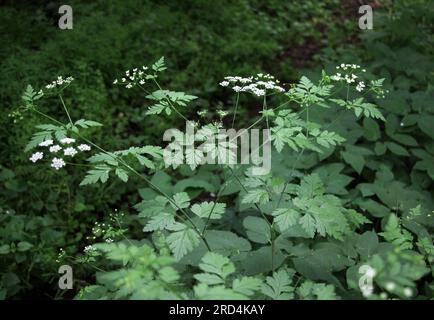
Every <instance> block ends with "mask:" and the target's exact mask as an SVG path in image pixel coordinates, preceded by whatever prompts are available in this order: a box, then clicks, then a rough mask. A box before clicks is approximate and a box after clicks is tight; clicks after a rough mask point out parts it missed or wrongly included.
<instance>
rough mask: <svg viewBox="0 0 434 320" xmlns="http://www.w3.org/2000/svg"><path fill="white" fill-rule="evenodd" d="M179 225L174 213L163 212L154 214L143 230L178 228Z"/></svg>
mask: <svg viewBox="0 0 434 320" xmlns="http://www.w3.org/2000/svg"><path fill="white" fill-rule="evenodd" d="M177 227H179V224H178V223H177V222H176V221H175V217H174V216H173V214H170V213H165V212H162V213H160V214H158V215H155V216H153V217H152V218H151V219H150V220H149V222H148V223H147V224H146V226H145V227H144V228H143V231H144V232H150V231H155V230H176V228H177Z"/></svg>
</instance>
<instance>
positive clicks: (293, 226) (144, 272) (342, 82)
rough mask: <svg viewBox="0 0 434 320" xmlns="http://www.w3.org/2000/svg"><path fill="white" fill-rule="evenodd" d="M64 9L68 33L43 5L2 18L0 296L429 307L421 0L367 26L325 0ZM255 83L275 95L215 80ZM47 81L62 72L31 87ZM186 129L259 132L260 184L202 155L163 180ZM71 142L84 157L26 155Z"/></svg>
mask: <svg viewBox="0 0 434 320" xmlns="http://www.w3.org/2000/svg"><path fill="white" fill-rule="evenodd" d="M120 3H121V4H120ZM72 6H73V8H74V29H73V30H67V31H60V30H59V29H58V28H57V27H56V26H55V21H56V18H57V11H56V10H57V8H56V7H50V6H46V5H44V4H42V2H41V4H38V3H37V2H35V3H34V4H32V5H31V6H25V7H21V6H19V5H14V4H9V5H6V6H4V7H2V8H0V17H1V22H0V26H1V28H2V29H7V32H1V33H0V37H1V40H2V42H3V43H9V44H10V45H9V46H3V47H2V48H1V49H0V57H1V58H2V59H1V66H2V77H1V78H0V84H1V87H0V99H1V101H2V102H3V105H4V106H5V109H6V111H5V112H3V113H2V115H1V116H0V123H1V126H0V135H1V137H2V139H1V142H0V144H1V151H0V154H1V164H0V186H1V188H0V221H1V224H0V240H1V241H0V256H1V261H0V277H1V279H0V298H12V299H13V298H26V297H35V296H37V297H47V298H62V297H67V298H72V297H75V298H77V299H107V298H109V299H124V298H132V299H192V298H193V299H258V298H260V299H264V298H265V299H359V298H370V299H386V298H402V299H404V298H415V297H417V298H420V299H427V298H428V299H429V298H432V297H433V291H434V283H433V278H432V276H433V272H434V269H433V268H432V263H433V256H434V246H433V238H432V237H433V232H432V231H433V227H434V219H433V217H432V215H433V213H432V212H433V210H434V203H433V196H434V195H433V189H434V188H433V185H434V183H433V182H434V140H433V139H434V126H433V123H434V108H433V106H432V102H433V101H434V99H433V98H434V92H433V71H432V70H434V59H433V57H434V52H433V51H434V49H433V48H434V47H433V45H434V39H433V34H434V32H433V31H434V30H433V29H434V26H433V25H432V21H434V4H433V3H432V2H431V1H428V0H427V1H423V0H420V1H395V3H394V5H393V6H392V5H390V4H389V3H388V2H387V1H385V3H384V6H381V7H380V8H378V9H375V20H374V30H370V31H362V30H360V29H358V28H357V8H358V7H357V6H355V7H352V8H349V9H348V8H347V7H345V6H343V5H342V4H341V2H340V1H334V0H329V1H323V2H321V3H319V2H318V1H303V2H300V4H294V3H288V4H284V3H282V2H281V1H267V5H264V4H263V2H262V1H237V2H233V1H225V3H224V4H222V3H221V2H209V1H204V2H198V1H183V2H179V3H176V4H175V2H173V3H170V2H169V4H165V5H161V4H157V2H154V1H146V2H145V3H143V2H142V1H134V0H127V1H115V0H111V1H94V2H91V3H89V2H86V1H76V3H72ZM343 11H344V12H343ZM348 12H349V13H350V14H348ZM337 17H339V18H337ZM16 20H19V21H20V22H22V23H20V24H16V28H14V29H13V30H10V29H9V28H8V25H10V24H11V23H16V22H13V21H16ZM29 30H31V31H29ZM312 47H313V49H312ZM311 51H312V52H311ZM161 56H164V57H165V59H163V58H161V59H160V60H158V59H159V58H160V57H161ZM300 56H301V57H303V58H302V59H301V60H302V62H303V63H302V64H301V63H300ZM342 63H344V64H347V63H348V64H350V65H349V66H348V67H347V66H346V65H342ZM142 65H146V66H148V67H149V68H148V69H146V70H145V71H143V73H144V74H143V76H142V75H140V79H142V80H143V83H141V82H140V83H139V81H138V80H134V81H133V82H134V86H133V88H131V89H127V88H125V85H122V80H121V78H122V76H121V74H122V73H123V70H125V69H129V70H132V69H133V68H135V67H138V68H141V66H142ZM359 65H360V66H361V67H359ZM139 66H140V67H139ZM337 66H338V68H336V67H337ZM363 68H365V69H366V70H362V69H363ZM141 70H142V69H141ZM143 70H144V69H143ZM131 72H132V71H131ZM260 72H264V73H270V74H273V75H274V76H275V77H276V79H279V80H281V84H282V87H283V88H284V89H285V90H284V92H281V93H278V94H277V93H276V92H273V93H271V92H269V91H268V92H269V93H270V94H268V95H267V96H264V97H259V98H258V97H255V96H254V95H252V94H248V93H238V92H235V93H234V92H231V90H230V88H224V87H222V86H219V85H218V84H219V82H221V81H222V80H223V79H224V77H225V76H230V75H232V76H235V75H239V76H242V77H248V76H251V75H254V74H257V73H260ZM338 72H340V73H342V74H343V75H345V74H346V73H348V75H349V76H351V74H357V79H358V80H357V82H358V81H359V80H363V81H364V84H365V85H366V88H361V90H358V89H356V84H357V83H354V84H350V83H349V82H347V81H346V79H345V78H342V79H340V77H339V76H337V73H338ZM60 75H61V76H64V77H66V76H73V77H74V78H75V79H74V80H73V81H72V82H71V83H70V84H69V83H67V82H64V83H63V84H61V85H58V86H56V87H55V88H52V89H47V88H46V87H45V85H46V84H48V83H50V82H51V81H52V80H53V79H56V78H57V76H60ZM124 77H125V75H124ZM116 78H117V79H119V82H118V83H116V84H113V80H114V79H116ZM28 84H30V85H28ZM39 89H42V92H40V91H39ZM362 89H363V90H362ZM65 111H66V112H65ZM185 119H189V120H193V121H196V122H197V124H198V127H199V128H201V129H203V130H211V131H212V130H216V129H217V128H218V127H219V126H224V127H229V128H230V127H231V124H232V123H234V122H235V127H236V128H247V127H249V126H251V125H254V127H255V128H269V129H270V130H271V141H272V145H273V147H272V158H271V159H272V166H271V172H270V173H268V174H267V175H262V176H256V175H253V174H252V172H251V170H250V169H249V166H247V165H235V166H228V165H203V166H202V165H198V161H199V160H200V158H201V157H202V156H203V155H201V154H200V153H194V154H187V155H186V160H187V164H185V165H179V166H177V165H173V166H170V167H166V166H165V165H164V163H163V160H162V158H163V149H162V148H164V147H165V144H164V143H163V141H162V135H163V133H164V131H165V129H167V128H171V127H178V128H180V129H181V130H183V127H184V126H185V123H184V120H185ZM67 137H69V138H74V139H75V140H76V142H77V145H79V144H86V145H87V146H89V147H91V150H89V151H87V150H84V149H83V150H81V151H83V152H79V153H78V154H77V155H76V156H74V158H73V159H72V157H71V158H68V159H69V160H70V161H69V160H68V161H67V163H66V166H65V167H63V168H61V169H59V170H55V169H54V168H51V167H50V164H49V163H48V162H47V161H46V159H45V158H44V159H43V160H42V161H41V160H39V161H37V162H35V163H33V162H30V161H29V157H30V156H31V154H32V152H36V151H42V150H43V149H44V148H46V147H43V146H39V144H40V143H41V142H42V143H43V142H44V141H46V140H48V139H52V140H55V141H57V142H56V143H59V141H61V140H62V139H65V138H67ZM29 141H30V142H29ZM64 141H65V140H64ZM59 144H60V143H59ZM64 144H67V142H65V143H64ZM71 146H74V147H77V146H76V145H74V144H71ZM226 151H227V150H224V152H226ZM217 154H218V155H219V156H220V155H221V154H219V151H218V150H217ZM44 157H45V156H44ZM65 161H66V159H65ZM63 264H68V265H71V266H72V267H73V270H74V289H73V290H69V291H68V290H61V289H58V285H57V281H58V279H59V274H58V268H59V266H60V265H63ZM364 265H368V266H369V268H371V269H372V270H375V274H374V275H373V276H372V277H371V278H372V280H373V285H374V287H373V289H374V290H373V294H364V295H363V294H362V293H363V292H362V291H363V290H362V291H361V288H360V287H359V279H360V277H361V276H362V274H361V273H359V270H360V267H362V266H364Z"/></svg>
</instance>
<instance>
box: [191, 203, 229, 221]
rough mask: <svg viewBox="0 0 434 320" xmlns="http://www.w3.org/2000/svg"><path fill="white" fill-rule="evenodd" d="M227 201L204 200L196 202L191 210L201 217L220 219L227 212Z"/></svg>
mask: <svg viewBox="0 0 434 320" xmlns="http://www.w3.org/2000/svg"><path fill="white" fill-rule="evenodd" d="M225 209H226V204H225V203H218V202H217V203H215V202H214V201H211V202H207V201H205V202H202V203H200V204H194V205H193V206H192V207H191V211H192V212H193V213H194V214H196V215H197V216H198V217H200V218H206V219H207V218H208V217H209V218H210V219H220V218H221V217H222V215H223V214H224V213H225Z"/></svg>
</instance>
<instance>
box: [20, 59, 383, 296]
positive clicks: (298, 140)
mask: <svg viewBox="0 0 434 320" xmlns="http://www.w3.org/2000/svg"><path fill="white" fill-rule="evenodd" d="M165 69H166V67H165V62H164V58H163V57H162V58H160V59H159V60H158V61H157V62H155V63H154V64H152V65H151V66H150V67H141V68H135V69H132V70H129V71H127V72H125V75H123V77H122V78H121V79H120V80H115V84H119V85H121V86H124V87H126V88H132V87H139V88H141V89H143V88H142V87H144V86H147V87H146V90H145V89H143V90H144V91H146V92H147V93H146V98H147V99H148V100H149V101H151V104H150V106H149V107H148V109H147V110H146V111H145V114H146V115H148V116H156V115H161V116H162V117H163V116H164V117H169V116H176V117H179V118H182V119H184V120H186V121H190V122H192V123H193V122H194V127H195V128H197V131H198V132H199V136H200V135H202V136H203V137H205V136H207V134H206V132H207V131H209V130H211V131H213V132H214V131H215V132H217V133H219V132H220V131H219V130H220V129H221V128H222V127H223V124H222V122H223V120H226V119H224V118H225V117H227V115H228V114H229V113H231V114H233V118H232V128H234V127H235V123H236V121H235V120H236V114H237V112H236V111H237V108H238V99H236V103H235V106H234V111H233V112H232V110H220V109H219V110H218V111H217V112H216V114H217V115H218V117H219V119H218V121H214V122H212V121H210V123H208V124H202V123H200V124H199V123H198V122H195V121H194V119H192V120H189V119H188V118H187V117H186V114H185V113H183V109H186V108H187V107H189V108H190V110H191V111H192V112H191V113H190V114H196V113H197V110H193V107H192V106H191V105H190V103H191V102H192V101H194V100H195V99H197V97H196V96H193V95H190V94H187V93H184V92H178V91H171V90H168V89H163V88H162V87H161V86H160V84H159V82H158V77H159V73H160V72H162V71H164V70H165ZM356 70H357V72H359V71H361V72H362V73H363V70H362V69H361V68H360V67H359V66H358V65H355V66H353V65H351V66H348V65H344V66H339V69H338V72H337V73H336V74H335V75H332V76H329V75H327V74H326V73H325V72H323V73H322V77H321V78H320V80H318V81H315V82H314V81H312V80H310V79H309V78H307V77H305V76H303V77H301V79H300V80H299V81H298V82H297V83H295V84H292V85H291V86H288V88H287V89H286V88H285V87H286V86H283V85H282V84H281V83H280V81H278V80H277V79H275V78H274V77H273V76H271V75H269V74H265V73H263V74H262V73H259V74H257V75H255V76H251V77H239V76H228V77H225V78H224V80H223V81H222V82H220V86H222V87H228V88H230V89H231V90H233V91H234V92H235V96H236V97H238V96H239V95H240V94H241V93H248V94H253V95H254V96H255V97H262V98H263V103H262V110H261V112H260V113H259V114H258V117H259V120H256V121H255V122H254V123H253V124H252V126H251V127H254V126H256V125H257V124H259V123H260V124H261V125H262V126H263V127H265V128H267V130H268V131H269V132H270V136H269V140H270V141H271V142H272V144H273V146H274V149H275V151H276V152H277V153H280V154H281V155H282V156H284V154H285V153H284V151H283V150H284V149H285V152H286V151H292V152H294V153H298V154H301V153H302V152H312V153H313V154H314V156H317V155H321V154H323V153H324V152H326V151H328V150H329V149H331V148H335V147H336V146H339V145H340V144H342V143H343V142H344V141H345V139H344V137H342V136H340V135H339V134H338V133H336V132H332V131H330V129H328V127H327V126H325V125H323V124H322V123H319V122H316V121H315V120H313V119H314V118H309V112H310V110H314V108H319V107H324V108H325V107H327V108H331V106H333V105H335V106H334V107H335V108H337V109H340V110H339V111H341V112H342V113H344V112H346V111H348V112H354V114H355V115H356V116H357V117H360V118H372V119H378V120H384V117H383V116H382V113H381V111H380V110H379V109H378V107H377V106H376V105H375V104H373V103H372V102H370V101H369V100H368V98H369V97H365V94H366V93H367V92H373V93H381V92H382V91H381V90H382V82H383V81H381V80H377V81H376V82H374V83H373V82H372V81H371V82H370V83H369V84H366V83H367V82H366V79H364V78H363V79H362V76H360V74H358V73H356V72H355V71H356ZM338 73H340V74H338ZM341 84H344V85H346V86H347V87H349V86H354V90H353V92H349V93H347V94H342V92H339V91H337V92H335V90H332V89H334V88H336V87H337V86H339V85H341ZM148 86H149V87H150V88H148ZM151 86H152V87H153V88H154V89H152V88H151ZM357 86H358V89H357ZM365 87H368V88H369V89H365ZM152 90H154V91H152ZM149 92H150V93H149ZM361 93H363V95H362V94H361ZM334 94H336V95H337V96H334ZM274 95H276V96H277V98H278V99H277V100H279V99H281V100H284V102H283V103H282V104H280V105H277V106H274V102H275V101H273V100H272V99H270V100H271V101H267V98H268V97H269V96H273V97H272V98H274ZM41 97H42V96H39V95H38V94H37V93H36V92H35V91H34V90H33V89H32V88H31V87H30V88H28V89H27V90H26V93H25V95H24V96H23V100H24V101H25V103H26V106H27V107H28V109H29V110H32V111H35V113H36V114H37V115H38V116H42V117H43V118H44V119H46V120H47V121H49V123H44V124H40V125H38V126H37V129H38V130H39V131H38V132H37V133H35V134H34V135H33V137H32V139H31V141H30V142H29V144H28V146H27V148H26V149H27V151H30V150H33V149H37V150H35V151H36V152H34V153H33V155H32V156H31V157H30V161H33V162H37V161H39V160H41V159H42V158H44V159H47V160H48V161H50V163H51V167H52V168H53V169H55V170H60V169H62V168H64V167H65V166H66V165H68V164H69V162H68V164H67V162H66V161H65V159H68V161H69V160H71V161H72V160H75V161H77V160H79V159H80V158H79V155H80V154H84V153H86V156H87V155H89V157H88V158H87V165H86V166H88V167H89V168H88V170H87V172H86V174H85V175H84V178H83V180H82V181H81V183H80V186H88V185H95V184H99V183H102V184H104V183H106V182H107V181H109V179H113V178H116V179H119V180H120V181H121V182H124V183H127V182H131V180H130V178H132V177H135V178H136V179H137V180H138V179H140V180H139V181H142V182H143V183H146V184H147V185H148V186H149V189H152V192H155V193H156V194H157V196H156V197H155V199H151V200H149V199H146V200H143V201H142V202H140V203H139V204H137V205H136V206H135V209H137V211H138V212H139V214H138V217H139V218H140V221H143V225H144V227H143V231H144V232H145V233H152V234H153V235H155V238H157V237H160V238H162V239H163V242H164V244H163V245H162V246H161V248H163V247H164V250H167V251H170V252H171V254H172V256H173V259H174V260H175V261H179V260H181V259H182V258H183V257H185V256H186V255H187V254H189V253H192V252H193V251H194V250H196V249H198V248H199V249H200V250H202V249H208V250H210V251H212V246H210V244H209V241H210V238H212V237H214V238H224V237H225V236H226V235H217V234H214V235H212V237H210V236H208V235H207V234H206V232H207V231H208V229H207V228H209V226H210V225H213V223H214V226H216V225H219V224H220V223H221V222H222V220H221V219H222V218H224V215H225V214H226V213H227V212H228V211H227V209H226V203H224V202H222V200H220V198H219V197H220V195H221V194H222V193H223V191H224V190H215V188H214V186H213V185H211V184H209V186H208V185H207V188H209V191H210V192H211V191H212V193H213V195H214V196H213V197H212V198H213V200H212V201H211V200H210V199H208V200H207V201H203V200H200V199H201V198H200V197H196V196H195V198H193V197H192V196H191V194H189V193H187V192H184V190H185V189H186V187H185V188H184V187H183V189H180V191H179V192H177V191H173V193H170V194H168V193H167V191H165V190H168V189H170V188H165V189H164V190H162V189H161V188H160V187H159V186H158V185H156V184H155V183H154V180H153V179H152V180H151V179H150V178H148V177H149V176H154V175H153V174H154V173H155V172H157V171H158V170H162V169H164V166H167V167H168V166H171V167H173V168H176V167H177V166H178V165H179V163H178V162H177V161H175V160H176V159H175V160H174V163H173V165H167V163H166V162H164V161H163V150H162V148H161V147H159V146H153V145H144V146H132V147H129V148H127V149H124V150H116V151H107V150H105V149H104V147H103V146H100V145H98V144H97V143H96V142H95V141H92V140H91V139H90V138H86V137H87V136H88V135H83V134H82V130H86V129H88V128H91V127H98V126H100V125H101V124H99V123H98V122H95V121H91V120H84V119H80V120H78V121H75V122H74V121H73V120H72V119H71V117H70V115H69V113H68V110H67V106H66V105H65V104H64V103H63V100H62V104H63V106H64V109H65V113H66V116H67V117H68V123H63V122H60V121H58V120H55V119H54V120H53V118H52V117H51V116H48V115H46V114H44V113H43V112H42V111H40V110H38V109H37V107H36V103H37V100H39V99H40V98H41ZM332 97H334V98H332ZM60 98H61V97H60ZM371 101H372V100H371ZM219 108H220V106H219ZM198 115H199V117H201V118H203V119H201V121H204V120H205V118H206V115H207V113H206V111H204V110H202V111H199V113H198ZM65 118H66V117H65ZM214 120H215V119H214ZM181 134H182V133H181ZM183 138H184V140H183V143H184V144H185V145H189V144H190V142H191V141H188V137H185V136H184V137H183ZM50 140H51V141H50ZM199 140H200V137H199ZM200 142H206V141H205V138H203V140H200ZM91 146H92V148H91ZM232 146H236V145H235V144H234V143H233V142H232V141H229V142H228V141H226V140H225V141H224V142H222V143H221V144H219V145H217V146H215V145H209V146H208V145H207V146H205V148H204V150H201V151H200V152H201V153H199V152H198V153H194V154H191V153H190V154H187V155H186V156H185V158H186V159H182V160H185V162H181V163H183V164H187V165H189V166H190V169H191V170H196V168H197V167H199V165H198V163H197V161H196V158H198V157H204V156H205V153H206V154H210V155H211V156H215V157H219V156H222V153H223V152H224V153H225V156H227V153H228V152H227V151H228V150H231V149H232V148H231V147H232ZM40 150H41V151H40ZM90 150H97V152H96V153H93V152H92V154H89V151H90ZM228 156H229V157H231V156H232V157H235V158H236V156H237V155H236V153H232V154H229V155H228ZM296 159H297V160H298V158H296ZM297 160H295V161H297ZM218 166H219V167H217V170H221V173H224V176H227V175H226V173H230V174H232V176H234V177H235V178H238V179H239V184H240V185H239V186H238V187H239V190H240V191H239V207H240V208H241V207H246V208H248V209H249V210H250V209H252V210H256V209H257V211H258V212H259V213H262V211H261V210H262V208H267V210H268V209H270V210H269V211H267V212H266V215H263V214H261V215H259V214H258V215H255V216H248V217H247V218H249V219H251V220H250V221H248V220H247V221H248V222H246V220H244V222H243V225H244V227H246V229H247V235H248V237H249V238H253V239H255V240H254V241H253V242H256V243H258V244H259V243H262V244H271V245H272V246H273V245H274V244H275V241H276V239H277V237H278V236H279V233H282V234H283V233H284V232H286V231H287V230H289V229H290V228H291V227H297V230H296V231H294V232H297V233H299V234H302V235H303V237H305V238H308V239H312V241H313V239H321V238H329V239H332V240H333V241H344V239H347V238H348V236H349V235H350V233H351V232H353V231H354V230H356V228H358V227H359V226H361V225H364V224H366V223H369V222H370V221H369V220H368V219H367V218H365V216H363V215H362V214H360V213H358V212H356V211H355V210H352V209H349V208H344V205H345V204H341V203H340V200H339V198H337V197H335V196H333V195H331V194H326V188H325V186H324V185H323V184H322V182H321V178H320V176H319V175H318V174H312V175H308V176H306V177H304V178H300V181H301V182H300V185H296V184H294V183H293V182H292V180H291V179H288V181H281V180H283V179H276V178H277V177H276V176H274V177H272V175H271V174H269V175H264V176H254V175H249V172H250V171H249V170H248V169H250V168H251V167H247V169H246V166H247V165H245V164H242V165H239V166H238V165H220V164H218ZM240 168H241V169H246V170H245V172H243V174H242V175H241V177H239V176H238V175H237V174H236V172H235V170H237V169H240ZM294 168H296V166H295V164H294ZM294 168H293V170H292V171H295V170H294ZM217 172H218V173H220V171H217ZM230 174H229V175H228V176H231V175H230ZM298 174H300V173H299V172H298ZM210 175H211V176H212V178H215V177H220V175H219V174H216V175H215V177H214V176H213V174H210ZM222 176H223V174H222ZM300 176H302V175H301V174H300ZM229 179H231V178H229ZM238 179H237V182H238ZM186 180H187V179H186ZM194 187H197V186H196V185H194ZM180 188H181V186H180ZM170 192H172V190H171V191H170ZM228 192H229V193H228V194H231V193H234V192H236V191H233V190H230V191H228ZM202 199H203V198H202ZM279 199H280V200H282V203H280V200H279ZM272 201H274V203H273V206H271V204H272V203H271V202H272ZM268 204H270V206H269V207H267V205H268ZM323 204H324V205H325V206H326V208H325V209H327V210H321V208H322V205H323ZM274 205H275V206H274ZM311 207H312V211H309V210H310V208H311ZM255 208H256V209H255ZM230 210H232V209H230ZM233 213H234V212H233V211H232V212H231V214H233ZM118 219H120V218H119V217H117V216H116V218H113V219H111V220H109V221H107V220H104V221H103V222H96V223H95V225H94V226H93V228H92V234H91V236H89V237H88V238H87V239H88V240H90V241H92V242H97V241H100V242H101V243H98V244H89V246H86V248H85V249H84V254H85V255H87V256H90V255H93V253H94V252H97V251H98V248H99V247H100V248H105V249H107V248H112V247H114V246H115V245H116V244H117V243H120V242H121V241H123V240H125V239H126V238H125V234H126V232H127V231H128V226H126V225H125V224H124V223H123V222H119V220H118ZM259 220H261V222H258V221H259ZM265 220H266V221H265ZM255 225H259V227H256V226H255ZM250 226H253V227H252V229H251V230H250V229H249V227H250ZM339 226H344V227H339ZM259 229H261V230H262V229H267V230H268V231H267V235H266V237H261V238H259V237H258V236H257V235H256V234H257V233H258V232H257V230H259ZM210 235H211V233H210ZM231 239H232V237H230V236H228V241H231ZM127 240H128V239H127ZM234 241H238V242H239V239H235V240H234ZM126 243H127V242H125V241H123V242H122V246H123V245H126ZM247 243H248V242H247ZM243 246H244V245H243ZM94 248H96V250H94ZM231 249H232V248H231ZM234 249H236V250H238V248H234ZM316 251H318V250H316ZM270 252H271V251H270ZM212 254H215V255H217V254H216V253H212ZM271 255H274V253H272V254H271ZM207 258H209V257H205V259H207ZM212 259H215V260H217V264H218V265H220V266H222V265H229V263H231V262H230V261H229V259H227V260H228V261H226V258H225V257H216V256H211V260H212ZM299 260H300V259H299ZM201 265H202V268H207V267H206V266H205V267H203V265H205V264H199V267H200V266H201ZM231 268H232V267H230V268H228V270H231ZM294 273H295V271H294ZM290 274H291V272H289V271H287V270H286V269H279V270H276V271H275V272H274V273H273V275H272V276H270V277H267V278H266V279H265V282H266V284H265V285H264V286H262V287H261V285H257V286H256V287H257V289H255V290H259V291H260V290H262V292H263V293H264V294H265V295H266V296H269V297H274V296H275V295H276V296H277V297H283V298H288V297H289V296H290V295H289V292H286V293H283V294H282V295H281V294H280V293H277V294H276V292H275V291H276V290H273V286H274V284H276V283H277V284H279V283H280V282H282V283H283V284H284V285H282V288H286V289H285V290H289V289H288V288H289V287H290V286H289V284H290V283H289V282H285V281H286V280H285V279H289V278H291V277H292V276H291V277H290ZM369 276H370V277H375V274H370V275H369ZM197 278H198V279H202V278H203V279H205V277H202V278H201V277H200V276H199V277H197ZM206 278H207V279H211V280H212V281H215V279H217V278H216V276H213V277H210V276H206ZM241 279H244V278H241ZM251 280H252V279H250V278H249V279H247V280H243V281H247V282H251ZM262 280H263V279H259V278H258V279H256V278H255V281H257V282H258V283H262ZM199 281H200V280H199ZM218 281H219V282H218V283H219V284H221V285H222V287H223V286H224V284H225V283H226V282H229V281H225V279H223V278H221V279H220V278H219V279H218ZM231 282H232V280H231ZM233 283H235V284H237V283H238V284H239V287H240V288H241V287H242V286H243V284H241V280H240V279H234V281H233ZM208 284H209V285H210V286H212V285H213V284H215V283H213V284H210V283H208ZM234 286H235V285H234ZM256 287H255V288H256ZM305 287H308V285H306V286H305ZM204 288H205V287H203V288H202V289H201V290H202V291H203V290H204ZM207 288H208V287H207ZM303 289H304V291H305V292H307V291H309V290H307V289H306V288H303ZM332 289H334V287H333V286H332ZM196 291H200V290H196ZM250 291H254V290H253V289H252V290H242V289H240V292H241V293H243V292H244V294H247V293H245V292H248V293H249V292H250ZM328 291H330V290H328ZM241 293H238V294H239V297H242V298H244V296H243V295H242V294H241ZM333 294H334V293H333Z"/></svg>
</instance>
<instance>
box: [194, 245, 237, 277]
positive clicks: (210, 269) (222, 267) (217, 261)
mask: <svg viewBox="0 0 434 320" xmlns="http://www.w3.org/2000/svg"><path fill="white" fill-rule="evenodd" d="M199 268H200V269H201V270H202V271H204V272H206V273H208V274H215V275H217V276H218V277H220V278H221V280H222V281H223V280H225V279H226V278H227V277H228V276H229V275H230V274H232V273H234V272H235V266H234V264H233V263H232V262H231V261H230V260H229V259H228V258H226V257H223V256H222V255H220V254H217V253H214V252H208V253H207V254H205V255H204V257H203V258H202V262H201V263H200V264H199Z"/></svg>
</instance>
